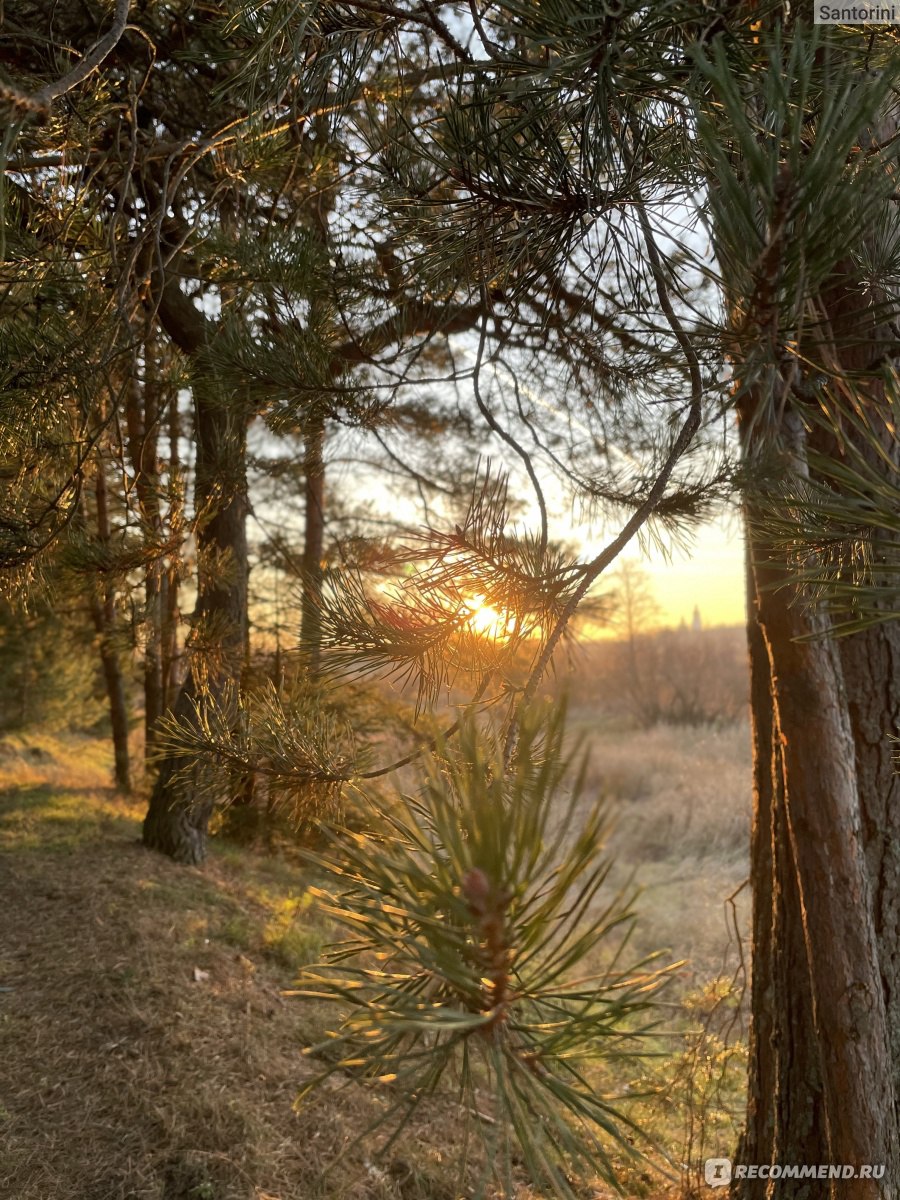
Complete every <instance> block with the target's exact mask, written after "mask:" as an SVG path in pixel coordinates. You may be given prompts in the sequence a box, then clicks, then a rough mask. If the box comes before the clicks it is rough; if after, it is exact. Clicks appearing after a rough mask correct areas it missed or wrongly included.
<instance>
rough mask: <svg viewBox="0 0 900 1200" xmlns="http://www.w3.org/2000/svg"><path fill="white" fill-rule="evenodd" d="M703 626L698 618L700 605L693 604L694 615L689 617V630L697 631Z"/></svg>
mask: <svg viewBox="0 0 900 1200" xmlns="http://www.w3.org/2000/svg"><path fill="white" fill-rule="evenodd" d="M702 628H703V622H702V620H701V619H700V605H699V604H695V605H694V615H693V616H692V617H691V630H692V631H693V632H694V633H699V632H700V630H701V629H702Z"/></svg>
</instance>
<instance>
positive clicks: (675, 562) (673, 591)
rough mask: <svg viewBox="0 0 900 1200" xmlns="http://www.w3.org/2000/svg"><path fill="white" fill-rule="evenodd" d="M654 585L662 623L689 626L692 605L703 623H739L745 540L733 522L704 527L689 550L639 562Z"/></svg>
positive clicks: (731, 519) (726, 518)
mask: <svg viewBox="0 0 900 1200" xmlns="http://www.w3.org/2000/svg"><path fill="white" fill-rule="evenodd" d="M641 561H642V565H643V566H644V568H645V570H646V571H647V572H648V573H649V575H650V578H651V580H652V583H653V590H654V593H655V596H656V601H657V603H658V605H659V607H660V610H661V613H660V621H661V623H662V624H663V625H678V624H679V623H680V621H681V620H682V619H684V620H685V621H687V622H688V623H690V620H691V616H692V614H693V611H694V605H695V604H696V605H697V606H698V607H699V609H700V616H701V618H702V621H703V624H704V625H742V624H743V623H744V539H743V534H742V531H741V527H740V522H739V520H738V518H737V517H736V516H734V515H726V516H723V517H720V518H719V519H718V520H716V521H713V522H711V523H710V524H709V525H705V526H703V527H702V528H701V529H700V530H699V531H698V533H697V535H696V538H695V539H694V542H693V544H692V546H691V547H690V550H689V551H688V552H687V553H685V552H683V551H680V550H674V551H673V552H672V555H671V557H670V560H669V561H668V562H667V561H666V559H665V557H664V556H663V555H662V554H661V553H659V552H657V553H654V554H652V555H650V556H649V557H645V558H642V560H641Z"/></svg>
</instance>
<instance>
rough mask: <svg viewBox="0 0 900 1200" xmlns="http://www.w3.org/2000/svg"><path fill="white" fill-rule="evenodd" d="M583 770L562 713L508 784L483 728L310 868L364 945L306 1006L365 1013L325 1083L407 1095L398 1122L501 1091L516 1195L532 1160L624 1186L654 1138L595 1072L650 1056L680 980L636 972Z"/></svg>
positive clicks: (307, 988)
mask: <svg viewBox="0 0 900 1200" xmlns="http://www.w3.org/2000/svg"><path fill="white" fill-rule="evenodd" d="M569 765H570V764H569V761H568V760H567V758H566V756H565V754H564V749H563V716H562V714H561V713H560V712H559V710H557V712H556V713H555V715H548V714H546V713H545V714H543V717H542V718H541V719H537V718H536V717H535V715H534V714H532V715H531V716H530V717H529V719H528V720H527V722H526V723H525V725H524V727H523V730H522V733H521V737H520V741H519V747H518V756H517V758H516V760H515V764H514V766H513V767H512V769H510V770H508V771H504V766H503V756H502V752H501V748H500V745H499V743H498V739H497V738H495V737H492V736H486V735H484V734H483V733H480V732H479V731H478V727H477V724H476V723H475V721H474V720H472V719H466V720H464V721H463V723H462V726H461V729H460V734H459V744H458V746H457V747H455V748H452V749H451V748H450V747H449V746H447V745H443V746H441V747H440V749H439V752H438V753H437V754H436V755H435V757H434V759H433V760H432V761H431V762H430V764H429V766H428V767H427V768H425V770H424V779H423V782H422V787H421V790H420V791H419V792H418V794H416V795H415V796H404V797H403V798H402V799H400V800H399V802H398V803H397V805H396V806H395V807H393V808H392V809H390V811H389V812H387V813H384V812H383V811H382V809H381V808H378V807H375V806H370V808H369V814H368V815H369V819H370V823H371V829H370V830H369V831H367V832H364V833H350V832H348V831H346V830H339V829H336V830H335V831H334V832H333V833H332V835H331V840H332V848H331V850H330V851H329V852H328V853H325V854H322V855H314V854H310V855H309V857H310V859H311V860H312V861H313V862H314V863H315V864H316V866H317V867H318V868H319V869H321V870H323V871H325V872H327V874H328V876H329V877H330V879H331V881H332V889H333V890H329V891H322V892H321V893H319V894H320V897H321V901H322V907H323V909H324V912H325V913H326V914H327V916H328V917H329V919H330V920H331V921H333V922H334V923H335V924H337V925H338V926H339V927H343V928H344V929H345V930H347V931H348V935H349V936H348V938H347V940H346V941H342V942H338V943H336V944H335V946H334V947H333V948H332V949H331V951H330V953H329V954H328V955H327V956H326V958H325V960H324V961H323V962H322V963H320V964H318V965H317V966H316V967H314V968H310V969H308V970H306V971H304V972H302V973H301V981H300V988H299V991H298V993H297V994H299V995H303V996H315V997H318V998H320V999H326V1000H331V1001H334V1002H335V1003H336V1004H337V1005H339V1006H341V1007H342V1008H344V1009H345V1010H349V1011H348V1012H347V1015H346V1017H345V1018H344V1020H343V1022H342V1023H341V1025H340V1027H339V1029H338V1030H337V1032H336V1034H335V1035H334V1036H333V1038H332V1039H331V1040H330V1041H329V1042H328V1043H326V1046H327V1048H328V1054H329V1061H330V1063H331V1065H330V1066H329V1068H328V1070H327V1071H325V1072H324V1073H323V1074H322V1075H321V1076H319V1077H318V1079H317V1080H315V1081H314V1083H313V1084H311V1085H310V1086H311V1087H314V1086H316V1084H318V1083H321V1082H322V1081H323V1080H324V1079H326V1078H328V1077H329V1076H331V1075H332V1074H334V1072H336V1071H341V1072H346V1073H348V1074H350V1075H352V1076H354V1077H359V1078H363V1079H368V1080H370V1081H373V1082H380V1083H382V1084H390V1085H391V1094H392V1096H393V1097H394V1103H393V1104H392V1105H391V1106H390V1111H389V1113H388V1114H387V1116H386V1117H385V1118H384V1119H385V1120H390V1119H391V1118H393V1119H394V1120H395V1125H399V1124H402V1121H403V1119H404V1117H407V1116H409V1114H410V1113H411V1112H412V1111H413V1110H414V1109H415V1107H416V1106H417V1105H418V1104H419V1103H420V1102H421V1101H422V1100H423V1099H424V1098H425V1097H426V1096H429V1095H431V1094H432V1093H434V1092H436V1091H437V1090H438V1089H441V1088H442V1087H443V1088H447V1087H452V1088H455V1089H456V1095H457V1103H458V1104H459V1105H460V1106H461V1107H462V1109H463V1110H464V1111H468V1112H469V1113H480V1112H481V1110H482V1109H483V1107H484V1096H485V1094H489V1095H490V1097H491V1112H490V1113H489V1114H487V1117H486V1118H485V1119H482V1118H481V1117H479V1118H478V1119H476V1121H475V1125H476V1128H477V1129H478V1132H479V1135H480V1136H481V1137H482V1138H483V1140H484V1143H485V1151H486V1154H487V1162H488V1163H489V1164H490V1170H491V1171H492V1172H493V1174H494V1176H495V1177H496V1179H497V1181H498V1182H499V1183H500V1185H501V1186H502V1187H503V1188H505V1189H506V1192H507V1194H512V1192H513V1184H512V1170H513V1166H512V1164H513V1161H514V1159H516V1158H519V1159H521V1160H522V1161H524V1162H525V1164H526V1166H527V1168H528V1170H529V1172H530V1173H531V1175H532V1176H533V1178H535V1179H536V1180H538V1181H539V1182H540V1183H541V1184H542V1185H544V1186H548V1187H551V1188H552V1189H553V1190H554V1191H555V1192H556V1193H557V1194H559V1195H562V1196H571V1195H572V1194H573V1193H572V1183H571V1180H570V1177H569V1172H570V1171H572V1170H575V1171H576V1172H589V1173H594V1172H599V1173H600V1174H601V1175H602V1176H603V1178H604V1179H606V1180H607V1181H608V1182H610V1183H613V1184H614V1185H615V1183H616V1166H615V1160H616V1157H617V1156H618V1157H619V1158H621V1157H623V1156H624V1157H626V1158H630V1157H633V1156H634V1155H635V1154H637V1153H638V1152H637V1151H636V1149H635V1146H634V1141H635V1139H636V1138H640V1130H638V1129H636V1128H635V1127H634V1125H633V1123H632V1122H631V1121H630V1120H629V1119H628V1118H627V1117H626V1116H624V1115H623V1113H622V1112H621V1111H620V1110H619V1109H618V1108H617V1107H616V1104H615V1102H614V1100H613V1099H612V1098H610V1097H607V1096H603V1095H600V1094H598V1093H597V1092H596V1091H595V1089H594V1086H593V1083H592V1080H591V1077H590V1064H591V1063H592V1062H596V1061H601V1062H606V1063H609V1062H613V1061H618V1060H622V1059H629V1058H634V1057H639V1056H640V1055H641V1051H642V1037H643V1036H644V1035H646V1033H647V1031H648V1030H649V1029H650V1028H651V1027H652V1025H653V1023H654V1020H655V1015H654V997H655V995H656V993H657V991H658V990H659V988H660V986H661V985H662V984H663V982H664V980H665V978H666V972H665V971H663V970H658V969H655V968H654V967H653V966H652V965H651V962H650V960H644V961H641V962H638V963H629V964H628V965H627V966H626V965H624V962H623V959H624V958H625V953H624V952H625V948H626V945H627V940H628V931H629V929H630V926H631V923H632V921H633V913H632V909H631V901H630V900H629V899H628V898H626V897H625V896H624V895H623V894H621V893H619V894H616V895H614V896H609V895H607V894H606V892H605V885H606V883H607V879H608V875H609V871H610V863H609V861H608V860H607V859H606V858H605V856H604V853H603V841H604V837H605V832H606V821H605V817H604V812H603V809H602V807H600V806H597V805H595V806H593V807H591V806H590V805H589V804H587V803H586V802H585V801H584V799H583V795H582V788H581V779H580V776H579V777H578V778H576V780H575V782H574V785H573V786H572V787H571V789H569V788H568V787H567V785H566V783H565V778H566V775H567V772H568V770H569ZM385 825H387V832H385ZM336 1050H337V1053H335V1051H336ZM379 1124H380V1122H379ZM479 1186H480V1187H484V1186H486V1180H485V1179H482V1180H481V1181H480V1183H479Z"/></svg>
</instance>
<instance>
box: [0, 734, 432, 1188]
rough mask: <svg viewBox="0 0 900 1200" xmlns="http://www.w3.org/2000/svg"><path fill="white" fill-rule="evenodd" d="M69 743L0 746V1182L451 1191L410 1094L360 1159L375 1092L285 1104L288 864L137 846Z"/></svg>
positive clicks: (297, 906)
mask: <svg viewBox="0 0 900 1200" xmlns="http://www.w3.org/2000/svg"><path fill="white" fill-rule="evenodd" d="M48 745H49V744H48ZM84 750H85V748H84V747H75V748H74V750H73V749H72V748H71V747H70V748H69V750H68V752H63V751H62V749H61V746H60V744H59V743H57V744H56V745H55V746H54V747H53V749H52V750H48V749H47V748H46V746H45V747H44V749H43V756H42V757H41V759H40V761H38V756H35V755H32V754H30V753H28V750H27V748H24V750H23V747H21V746H19V747H17V748H16V747H11V746H10V745H9V743H6V745H5V751H4V762H3V765H2V768H0V772H2V773H0V784H2V785H4V790H3V791H2V793H0V906H2V912H3V914H4V916H3V921H2V943H0V1136H2V1140H3V1144H4V1152H3V1154H2V1157H0V1196H2V1197H4V1200H250V1198H253V1200H298V1198H301V1197H302V1198H304V1200H306V1198H308V1200H313V1198H315V1197H319V1196H321V1197H325V1196H327V1197H329V1198H331V1197H334V1198H335V1200H337V1198H339V1197H340V1198H344V1197H346V1198H347V1200H398V1198H399V1200H453V1196H454V1192H453V1189H452V1186H451V1183H450V1180H451V1179H452V1174H451V1172H450V1170H449V1168H448V1166H447V1163H448V1161H449V1160H450V1158H451V1157H452V1153H453V1149H454V1146H453V1143H454V1140H455V1131H454V1129H453V1127H452V1125H451V1126H450V1127H449V1128H446V1127H445V1123H444V1124H442V1125H441V1132H440V1136H439V1137H438V1136H437V1135H436V1134H435V1129H434V1127H433V1126H432V1125H431V1124H430V1123H429V1115H428V1114H427V1113H426V1114H424V1115H423V1119H422V1120H421V1121H420V1122H419V1123H418V1125H416V1126H414V1127H412V1128H411V1129H410V1131H409V1134H408V1136H407V1137H406V1138H405V1140H404V1143H403V1145H402V1146H401V1147H399V1148H398V1150H397V1153H396V1155H395V1156H394V1158H392V1159H389V1161H388V1162H387V1163H386V1164H384V1166H383V1168H376V1167H374V1166H372V1165H370V1164H368V1163H367V1161H366V1158H365V1153H364V1150H363V1148H362V1147H361V1146H360V1143H359V1134H360V1132H361V1130H362V1129H363V1128H364V1127H365V1126H366V1125H367V1124H368V1123H369V1122H370V1121H371V1120H372V1118H373V1116H374V1115H376V1112H377V1108H378V1105H379V1104H380V1103H382V1101H380V1100H379V1098H378V1097H377V1096H375V1097H372V1096H371V1095H370V1094H369V1093H366V1092H363V1091H362V1089H360V1088H357V1087H356V1086H355V1085H350V1086H348V1087H345V1088H343V1089H342V1090H340V1091H337V1092H330V1093H325V1094H323V1095H322V1096H321V1098H320V1099H318V1100H315V1101H313V1103H311V1104H310V1105H309V1106H308V1107H305V1108H304V1109H303V1110H302V1111H301V1112H299V1113H297V1112H295V1111H294V1108H293V1105H294V1099H295V1097H296V1094H297V1091H298V1089H299V1087H300V1086H301V1085H302V1083H303V1081H304V1080H305V1079H306V1078H308V1077H309V1076H310V1075H311V1074H314V1073H316V1072H317V1070H319V1069H320V1064H318V1065H317V1063H316V1062H315V1060H310V1059H308V1058H304V1057H302V1056H301V1053H300V1051H301V1050H302V1048H303V1047H304V1046H307V1045H309V1044H312V1043H314V1042H317V1041H319V1040H320V1038H321V1037H322V1035H323V1033H324V1030H325V1023H326V1018H325V1014H324V1013H322V1012H321V1011H318V1010H316V1009H315V1008H314V1007H312V1006H310V1005H309V1004H305V1005H300V1004H298V1003H296V1002H290V1001H286V1000H285V998H284V997H283V996H282V995H281V991H282V989H284V988H286V987H287V986H289V984H290V982H291V980H292V975H293V970H294V968H295V967H296V966H297V960H298V958H302V957H304V955H308V954H309V953H310V951H312V950H313V949H314V950H315V951H316V952H317V950H318V947H319V945H320V944H321V941H322V936H323V931H322V930H321V929H316V928H315V927H314V926H311V925H310V924H309V922H310V917H309V912H308V908H307V906H306V905H305V904H304V901H303V897H304V889H305V881H304V879H303V877H302V874H301V872H300V871H299V870H298V869H297V868H295V867H292V866H291V865H290V864H286V863H283V862H280V863H279V862H272V861H271V860H265V859H261V858H258V857H256V856H254V855H252V854H248V853H246V852H244V851H241V852H234V851H232V852H227V851H226V852H224V853H219V854H217V855H216V856H215V857H214V859H213V861H212V862H211V863H210V864H209V865H208V867H206V868H204V870H203V871H198V870H192V869H186V868H184V867H179V866H176V865H175V864H173V863H170V862H168V861H167V860H165V859H163V858H161V857H159V856H157V855H153V854H149V853H147V852H146V851H144V850H143V849H142V848H141V846H140V845H139V844H138V840H137V839H138V833H139V816H140V811H139V808H138V807H136V806H130V805H128V804H126V803H125V802H123V801H122V800H121V799H119V798H117V797H116V796H115V795H113V794H112V793H111V792H110V791H109V790H106V789H103V788H101V787H98V786H97V784H98V771H97V767H98V766H100V767H105V765H106V764H105V763H104V762H103V760H102V757H101V758H100V760H99V762H98V760H97V759H95V760H94V766H93V768H90V767H89V766H88V765H87V764H86V761H85V757H84ZM95 750H96V747H95ZM49 754H52V756H53V757H52V759H51V758H49V757H48V755H49ZM79 764H80V765H79ZM62 778H68V779H71V778H76V779H78V781H79V783H80V784H82V785H84V784H85V783H92V784H93V785H94V786H93V787H92V788H91V789H90V790H87V789H86V788H85V787H84V786H81V787H79V788H72V787H68V788H67V787H63V786H61V785H60V784H59V783H58V782H56V781H57V780H59V779H62ZM304 923H305V925H306V927H305V928H304ZM431 1119H433V1120H435V1121H436V1120H438V1119H439V1117H438V1115H436V1114H431ZM411 1162H414V1163H415V1166H414V1167H413V1166H411V1165H409V1164H410V1163H411ZM330 1163H333V1164H335V1165H334V1166H333V1168H332V1170H331V1172H330V1173H329V1174H328V1175H327V1176H325V1177H324V1178H323V1177H322V1170H323V1168H324V1167H325V1166H327V1165H328V1164H330Z"/></svg>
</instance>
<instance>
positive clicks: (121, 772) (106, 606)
mask: <svg viewBox="0 0 900 1200" xmlns="http://www.w3.org/2000/svg"><path fill="white" fill-rule="evenodd" d="M94 498H95V500H96V506H97V514H96V515H97V538H98V540H99V541H100V542H109V540H110V524H109V508H108V504H107V494H106V476H105V474H104V470H103V461H102V459H101V460H99V461H98V463H97V474H96V478H95V486H94ZM99 586H100V588H101V590H102V596H98V595H97V593H96V592H92V593H91V596H90V609H91V620H92V621H93V624H94V629H95V630H96V631H97V635H98V638H99V641H100V661H101V664H102V666H103V681H104V684H105V686H106V697H107V701H108V703H109V720H110V726H111V729H112V743H113V759H114V763H115V766H114V777H115V781H116V787H117V788H118V789H119V791H121V792H125V793H126V795H127V794H128V793H129V792H130V791H131V762H130V757H129V750H128V702H127V700H126V696H125V677H124V675H123V673H122V664H121V662H120V661H119V652H118V649H117V647H116V641H115V633H116V597H115V592H114V591H113V585H112V583H110V582H108V581H106V580H103V581H102V582H101V583H100V585H99Z"/></svg>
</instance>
